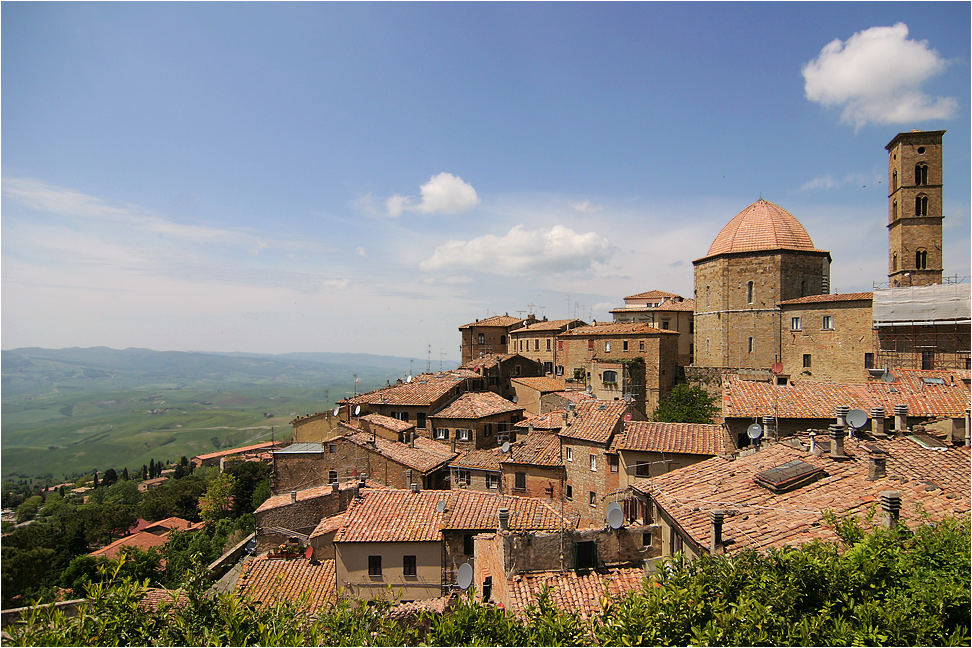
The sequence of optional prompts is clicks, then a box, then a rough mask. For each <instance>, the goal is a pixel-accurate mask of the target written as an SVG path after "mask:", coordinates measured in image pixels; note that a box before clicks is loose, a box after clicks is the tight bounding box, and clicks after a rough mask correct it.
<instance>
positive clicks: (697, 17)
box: [0, 2, 972, 361]
mask: <svg viewBox="0 0 972 648" xmlns="http://www.w3.org/2000/svg"><path fill="white" fill-rule="evenodd" d="M0 11H2V44H0V47H2V90H3V92H2V145H3V147H2V153H3V155H2V187H3V197H2V347H3V348H4V349H10V348H15V347H21V346H43V347H54V348H57V347H66V346H95V345H106V346H111V347H115V348H124V347H129V346H138V347H146V348H152V349H159V350H199V351H250V352H266V353H284V352H289V351H339V352H366V353H381V354H392V355H405V356H415V357H420V358H425V357H426V354H427V352H428V349H429V347H431V356H432V359H433V361H435V360H438V359H439V358H440V357H441V356H442V355H443V354H444V355H445V357H446V358H457V357H458V346H459V334H458V331H457V327H458V326H460V325H461V324H465V323H467V322H470V321H473V320H475V319H477V318H482V317H486V316H487V315H492V314H496V313H504V312H509V313H510V314H516V313H521V312H526V311H533V312H536V313H537V314H538V315H546V316H547V317H549V318H551V319H554V318H562V317H567V316H578V317H581V318H582V319H585V320H588V321H590V320H591V319H597V320H605V319H610V315H609V312H608V311H609V310H610V308H613V307H616V306H618V305H621V304H622V303H623V297H624V296H625V295H629V294H633V293H637V292H642V291H645V290H651V289H662V290H668V291H672V292H677V293H680V294H682V295H685V296H687V297H688V296H691V295H692V291H693V285H692V283H693V279H692V276H693V274H692V261H693V260H694V259H697V258H699V257H701V256H704V254H705V252H706V251H707V250H708V247H709V245H710V243H711V242H712V240H713V239H714V238H715V236H716V234H717V233H718V232H719V230H720V229H721V228H722V226H723V225H724V224H725V223H726V222H728V221H729V220H730V219H731V218H732V217H733V216H734V215H735V214H736V213H738V212H739V211H741V210H742V209H744V208H745V207H746V206H748V205H749V204H750V203H752V202H754V201H755V200H757V199H758V198H760V197H763V198H765V199H767V200H770V201H772V202H775V203H777V204H779V205H781V206H782V207H784V208H786V209H787V210H789V211H790V212H791V213H792V214H793V215H794V216H796V217H797V218H798V219H799V220H800V221H801V222H802V223H803V225H804V226H805V227H806V228H807V231H808V232H809V233H810V236H811V237H812V238H813V241H814V243H815V245H816V246H817V247H818V248H823V249H827V250H830V251H831V254H832V255H833V258H834V264H833V267H832V287H833V290H834V291H836V292H853V291H858V290H870V289H871V287H872V283H873V282H875V281H882V280H885V279H886V275H887V230H886V227H885V226H886V219H887V179H886V176H887V162H886V152H885V151H884V146H885V145H886V144H887V143H888V142H890V141H891V139H892V138H893V137H894V136H895V135H896V134H897V133H898V132H902V131H908V130H911V129H913V128H919V129H922V130H939V129H945V130H947V131H948V132H947V133H946V135H945V144H944V148H945V189H944V195H945V226H946V229H945V241H946V242H945V272H946V274H948V275H961V276H968V275H969V274H970V254H969V250H970V220H972V217H970V175H972V167H970V160H969V153H970V134H969V127H970V111H969V97H970V67H969V59H970V5H969V4H968V3H965V2H948V3H924V2H922V3H909V2H895V3H877V2H868V3H838V2H826V3H789V2H787V3H752V4H749V3H711V4H709V3H698V4H697V3H687V2H686V3H671V4H668V3H620V4H613V3H594V4H587V3H569V4H560V3H538V4H532V3H485V4H476V3H459V4H447V3H418V4H411V3H391V4H371V3H349V4H339V3H296V4H289V3H239V4H238V3H93V2H92V3H10V2H7V3H3V5H2V8H0Z"/></svg>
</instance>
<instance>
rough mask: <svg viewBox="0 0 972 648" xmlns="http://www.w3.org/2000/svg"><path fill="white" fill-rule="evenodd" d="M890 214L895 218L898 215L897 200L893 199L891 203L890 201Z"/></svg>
mask: <svg viewBox="0 0 972 648" xmlns="http://www.w3.org/2000/svg"><path fill="white" fill-rule="evenodd" d="M891 216H893V217H894V218H897V217H898V201H897V200H895V201H894V202H893V203H891Z"/></svg>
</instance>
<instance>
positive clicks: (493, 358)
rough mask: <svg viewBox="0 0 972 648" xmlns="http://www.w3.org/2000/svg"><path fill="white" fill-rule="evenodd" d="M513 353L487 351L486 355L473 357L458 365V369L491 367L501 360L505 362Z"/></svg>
mask: <svg viewBox="0 0 972 648" xmlns="http://www.w3.org/2000/svg"><path fill="white" fill-rule="evenodd" d="M515 355H516V354H515V353H487V354H486V355H482V356H479V357H478V358H473V359H472V360H470V361H469V362H466V363H464V364H461V365H459V368H460V369H469V370H470V371H476V369H477V368H482V369H492V368H493V367H495V366H496V365H498V364H499V363H501V362H506V361H507V360H509V359H510V358H512V357H514V356H515Z"/></svg>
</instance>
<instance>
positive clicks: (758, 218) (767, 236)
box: [704, 198, 822, 258]
mask: <svg viewBox="0 0 972 648" xmlns="http://www.w3.org/2000/svg"><path fill="white" fill-rule="evenodd" d="M766 250H800V251H809V252H822V250H817V249H816V248H814V247H813V241H812V240H811V239H810V235H809V234H807V230H806V229H804V227H803V225H801V224H800V221H798V220H797V219H796V218H794V216H793V214H791V213H790V212H788V211H786V210H785V209H783V208H782V207H780V206H779V205H775V204H773V203H771V202H769V201H766V200H763V199H762V198H760V199H759V200H757V201H756V202H754V203H753V204H752V205H750V206H749V207H747V208H746V209H744V210H742V211H741V212H739V213H738V214H736V216H735V217H734V218H733V219H732V220H730V221H729V222H728V223H727V224H726V226H725V227H723V228H722V231H721V232H719V234H718V236H716V238H715V240H714V241H713V242H712V245H711V246H710V247H709V252H708V254H706V255H705V257H704V258H708V257H712V256H716V255H719V254H729V253H733V252H757V251H766Z"/></svg>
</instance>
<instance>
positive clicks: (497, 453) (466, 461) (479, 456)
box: [449, 448, 503, 472]
mask: <svg viewBox="0 0 972 648" xmlns="http://www.w3.org/2000/svg"><path fill="white" fill-rule="evenodd" d="M502 458H503V451H502V450H500V449H499V448H483V449H481V450H466V451H465V452H463V453H462V454H460V455H459V456H458V457H456V459H455V461H452V462H451V463H450V464H449V465H450V466H451V467H453V468H476V469H478V470H492V471H494V472H499V471H500V460H501V459H502Z"/></svg>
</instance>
